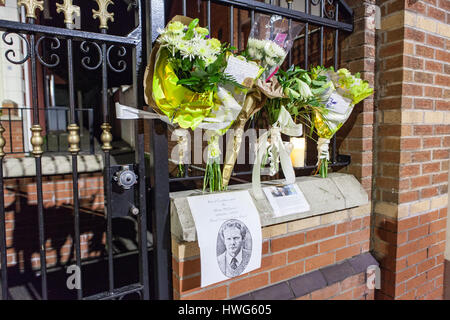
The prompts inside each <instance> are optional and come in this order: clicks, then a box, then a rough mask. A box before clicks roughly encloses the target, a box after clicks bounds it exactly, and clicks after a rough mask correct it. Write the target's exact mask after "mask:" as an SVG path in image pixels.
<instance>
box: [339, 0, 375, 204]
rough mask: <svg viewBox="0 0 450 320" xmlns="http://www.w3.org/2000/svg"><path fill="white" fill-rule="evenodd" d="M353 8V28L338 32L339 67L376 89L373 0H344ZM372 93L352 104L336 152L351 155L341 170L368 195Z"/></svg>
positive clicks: (370, 175)
mask: <svg viewBox="0 0 450 320" xmlns="http://www.w3.org/2000/svg"><path fill="white" fill-rule="evenodd" d="M346 2H347V4H348V5H350V6H351V7H352V8H353V10H354V31H353V33H351V34H344V33H342V32H341V33H340V39H342V42H341V48H340V52H341V54H340V59H341V62H340V66H339V67H340V68H348V69H349V70H350V71H351V72H352V73H357V72H359V73H360V74H361V77H362V78H363V79H364V80H367V81H368V82H369V84H370V85H371V86H372V87H373V88H375V91H376V90H377V88H376V86H375V85H374V78H375V6H374V4H375V1H374V0H364V1H360V0H348V1H346ZM373 125H374V97H373V96H371V97H369V98H367V99H365V100H364V101H363V102H361V103H359V104H358V105H356V106H355V107H354V110H353V112H352V114H351V116H350V118H349V120H348V121H347V123H346V124H345V125H344V126H343V127H342V128H341V129H340V130H339V131H338V133H337V141H338V143H339V144H340V149H339V152H340V153H341V154H348V155H350V156H351V157H352V161H351V164H350V166H348V167H346V168H344V169H343V170H342V171H341V172H346V173H350V174H353V175H354V176H355V177H356V178H357V179H358V180H359V181H360V183H361V184H362V186H363V187H364V189H365V190H366V191H367V193H368V194H369V199H370V198H371V191H372V170H373V168H372V162H373Z"/></svg>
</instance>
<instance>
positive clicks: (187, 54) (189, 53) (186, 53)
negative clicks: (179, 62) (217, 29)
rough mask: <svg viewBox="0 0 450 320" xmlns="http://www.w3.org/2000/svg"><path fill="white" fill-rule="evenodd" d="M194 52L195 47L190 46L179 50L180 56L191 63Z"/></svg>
mask: <svg viewBox="0 0 450 320" xmlns="http://www.w3.org/2000/svg"><path fill="white" fill-rule="evenodd" d="M195 51H196V50H195V47H194V46H193V45H191V44H187V45H186V46H185V47H184V48H183V49H182V50H180V52H181V56H182V57H183V58H188V59H189V60H191V61H192V60H193V59H195Z"/></svg>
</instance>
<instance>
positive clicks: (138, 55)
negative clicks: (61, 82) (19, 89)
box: [0, 0, 150, 300]
mask: <svg viewBox="0 0 450 320" xmlns="http://www.w3.org/2000/svg"><path fill="white" fill-rule="evenodd" d="M79 3H80V4H81V2H79ZM96 3H97V5H98V9H97V10H92V13H93V14H92V18H93V20H92V21H94V20H95V21H97V20H96V19H98V21H99V27H98V30H99V32H89V31H81V30H76V29H75V28H74V19H76V18H77V16H80V13H82V12H81V10H83V9H85V7H83V8H80V7H78V6H75V5H73V3H72V1H71V0H64V2H63V4H56V13H52V14H54V15H57V14H61V15H62V14H63V15H64V24H65V28H63V27H56V26H47V25H42V24H38V23H37V22H38V21H39V17H41V16H42V15H41V14H40V12H41V11H43V10H44V5H45V10H49V5H50V4H49V3H47V1H46V2H45V3H44V1H38V0H19V1H17V5H18V7H23V9H22V10H23V12H24V13H25V14H26V17H27V22H24V23H22V22H14V21H5V20H0V30H1V31H5V32H4V33H3V36H2V41H3V42H4V43H5V44H7V45H11V46H12V45H14V41H18V40H19V42H23V44H24V52H25V53H24V56H23V57H19V52H16V51H15V50H14V49H10V50H7V51H6V53H5V57H6V59H7V60H8V61H9V62H10V63H12V64H16V65H17V64H24V63H30V70H31V98H32V99H31V104H32V108H33V109H32V110H33V116H32V123H33V125H32V127H31V131H32V137H31V144H32V147H33V148H32V151H31V154H32V156H33V157H34V159H35V168H36V175H35V179H36V186H37V212H36V214H37V215H38V228H39V248H40V259H39V261H40V280H41V292H40V297H39V298H41V299H43V300H46V299H48V292H49V287H48V279H47V278H48V270H47V262H46V250H45V248H46V243H45V242H46V231H47V230H48V229H47V228H48V227H47V226H46V223H45V220H46V215H45V210H44V206H43V203H44V201H43V173H42V157H43V154H44V151H43V145H44V136H43V130H45V129H44V128H43V125H42V124H43V121H42V115H41V114H40V112H39V105H38V100H39V99H38V95H39V92H38V90H39V89H38V86H39V85H40V84H39V79H40V77H39V75H38V65H39V64H40V65H41V66H42V68H48V69H51V68H56V67H60V65H62V64H63V65H64V66H65V67H66V68H67V70H66V74H67V87H68V98H69V99H68V101H69V122H68V123H69V125H68V127H67V132H68V145H69V147H68V152H69V153H70V154H71V164H72V170H71V171H72V186H73V190H72V197H73V201H72V203H73V205H72V210H73V228H74V233H73V238H74V244H75V245H74V247H75V265H74V266H76V268H73V269H72V270H75V271H76V272H78V273H76V272H75V271H74V272H75V273H74V275H77V276H79V279H76V280H77V281H75V284H76V285H75V289H76V291H77V298H78V299H122V298H123V297H125V296H127V295H129V294H132V293H136V294H138V296H139V297H140V298H141V299H149V298H150V285H149V270H148V269H149V266H148V246H147V228H148V227H147V209H146V208H147V203H146V201H147V196H146V195H147V192H146V191H147V190H146V181H145V176H146V175H145V158H144V136H143V127H142V124H140V126H138V127H137V129H136V147H135V161H134V162H135V163H134V164H129V165H112V164H111V152H112V151H113V144H112V141H113V136H112V132H111V131H112V122H113V120H114V119H113V118H112V116H111V103H110V101H109V93H108V89H109V88H110V87H111V86H110V85H109V83H108V81H109V79H110V75H111V73H122V72H124V71H125V70H127V69H130V68H131V69H132V72H133V83H132V84H133V90H134V94H133V96H134V101H135V103H136V106H141V107H142V105H143V104H142V102H143V99H142V97H143V95H142V89H141V88H142V86H141V81H142V68H143V63H144V61H143V52H144V50H145V47H144V45H145V44H144V40H145V38H144V28H145V26H144V22H143V10H144V8H143V6H142V4H141V1H132V2H129V9H130V10H132V12H134V13H135V19H136V25H135V27H134V29H133V30H132V31H131V32H130V33H129V34H127V35H125V36H115V35H109V34H108V29H109V28H110V26H111V24H112V23H113V22H114V14H113V13H112V12H111V9H112V6H113V2H112V1H109V0H98V1H96ZM54 4H55V3H52V5H54ZM82 4H83V5H85V4H86V2H85V1H83V2H82ZM94 4H95V3H94ZM0 10H1V7H0ZM47 14H48V13H47ZM115 18H116V19H117V17H115ZM45 44H47V45H45ZM80 54H81V61H80V65H81V66H82V67H83V68H84V69H85V70H87V71H89V72H95V73H100V74H101V89H100V90H99V92H98V94H99V95H101V108H98V109H97V110H96V112H97V113H99V112H100V110H101V122H102V124H101V134H100V141H101V150H102V151H103V176H104V178H103V179H104V180H103V181H104V182H103V185H104V194H105V199H106V200H105V206H104V217H105V219H106V256H107V271H106V270H105V271H106V272H107V275H108V276H107V282H108V284H107V290H106V291H105V292H101V293H96V294H94V295H90V296H87V295H85V294H84V290H83V289H84V285H85V283H83V281H81V279H82V278H81V275H82V274H83V269H85V266H84V264H82V257H81V244H80V201H79V194H80V190H79V189H80V188H81V187H80V186H79V183H78V182H79V173H78V160H77V158H78V157H79V151H80V134H79V131H80V127H79V124H78V123H77V119H78V118H77V117H76V113H77V112H78V111H79V109H77V107H76V105H75V101H76V97H75V75H76V74H77V72H79V70H75V69H74V59H75V56H77V57H78V56H80ZM113 54H115V55H117V57H114V55H113ZM127 59H129V60H132V66H131V67H130V66H129V65H130V63H129V62H128V63H127V62H126V60H127ZM0 131H2V133H3V132H4V129H3V128H1V129H0ZM5 143H6V141H5V139H3V138H2V139H1V142H0V145H1V147H2V148H1V149H2V152H1V154H0V166H3V161H4V156H5V153H4V152H3V147H4V146H5ZM3 182H4V179H3V171H2V170H0V222H1V223H0V231H1V232H0V235H1V237H0V239H1V241H0V249H1V266H2V270H1V271H2V277H1V283H2V298H3V299H8V298H9V297H10V294H9V292H8V288H9V285H8V280H9V279H8V268H7V267H6V266H7V247H6V230H5V224H6V223H5V206H4V204H5V203H4V183H3ZM114 189H117V191H115V190H114ZM130 190H131V191H130ZM81 191H82V190H81ZM113 205H114V207H113ZM127 215H130V216H133V217H134V218H135V219H136V223H137V242H138V245H137V247H138V261H139V280H138V281H137V282H136V283H132V284H127V285H125V286H122V287H118V286H117V285H116V283H115V278H117V277H115V274H114V271H115V269H114V258H115V256H114V253H113V219H114V218H116V217H117V216H127ZM69 263H70V261H69ZM64 284H65V283H63V284H62V285H63V286H64Z"/></svg>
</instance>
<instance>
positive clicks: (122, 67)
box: [106, 45, 127, 72]
mask: <svg viewBox="0 0 450 320" xmlns="http://www.w3.org/2000/svg"><path fill="white" fill-rule="evenodd" d="M114 47H116V46H115V45H112V46H110V47H109V48H108V51H107V52H106V61H107V63H108V67H109V68H110V69H111V70H112V71H114V72H123V71H125V69H126V68H127V63H126V62H125V60H119V61H118V62H117V64H118V66H119V67H118V68H115V67H113V65H112V64H111V56H110V53H111V50H112V49H113V48H114ZM126 54H127V49H125V47H124V46H120V47H118V52H117V55H118V56H119V57H125V55H126Z"/></svg>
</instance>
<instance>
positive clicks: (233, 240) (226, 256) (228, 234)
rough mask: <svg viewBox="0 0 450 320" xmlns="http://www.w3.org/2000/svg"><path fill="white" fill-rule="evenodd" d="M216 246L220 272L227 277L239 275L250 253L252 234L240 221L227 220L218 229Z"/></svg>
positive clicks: (245, 265)
mask: <svg viewBox="0 0 450 320" xmlns="http://www.w3.org/2000/svg"><path fill="white" fill-rule="evenodd" d="M216 248H217V263H218V264H219V268H220V270H221V271H222V273H223V274H224V275H225V276H226V277H228V278H232V277H236V276H239V275H240V274H241V273H243V271H244V270H245V268H246V267H247V265H248V263H249V261H250V257H251V255H252V235H251V233H250V231H249V229H248V228H247V226H246V225H245V224H244V223H243V222H242V221H240V220H237V219H231V220H227V221H225V222H224V223H223V224H222V225H221V227H220V229H219V234H218V235H217V247H216Z"/></svg>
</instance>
